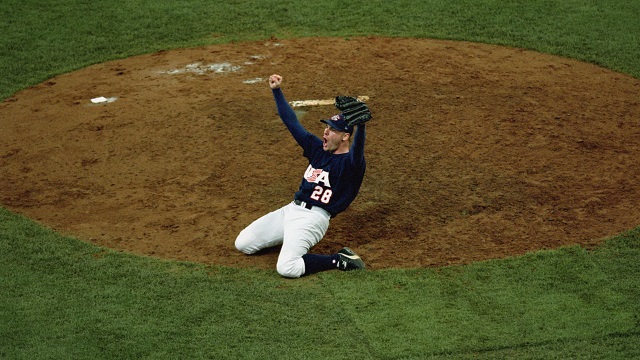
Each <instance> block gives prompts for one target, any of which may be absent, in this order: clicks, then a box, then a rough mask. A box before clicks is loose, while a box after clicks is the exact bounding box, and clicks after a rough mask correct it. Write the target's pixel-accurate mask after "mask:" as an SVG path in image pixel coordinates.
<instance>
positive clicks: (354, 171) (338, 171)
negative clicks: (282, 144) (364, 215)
mask: <svg viewBox="0 0 640 360" xmlns="http://www.w3.org/2000/svg"><path fill="white" fill-rule="evenodd" d="M273 96H274V98H275V100H276V107H277V108H278V114H279V115H280V118H281V119H282V122H284V124H285V125H286V127H287V129H289V132H291V135H293V138H294V139H295V140H296V142H297V143H298V145H300V146H301V147H302V149H303V151H304V152H303V154H304V156H305V157H306V158H307V159H308V160H309V166H308V167H307V169H306V170H305V172H304V174H303V176H302V182H301V183H300V188H299V189H298V191H297V192H296V194H295V196H294V198H295V199H297V200H300V201H304V202H307V203H309V204H311V205H313V206H318V207H321V208H323V209H325V210H326V211H327V212H328V213H329V214H331V216H332V217H334V216H336V215H338V214H339V213H340V212H342V211H344V210H345V209H346V208H347V207H349V204H351V202H352V201H353V200H354V199H355V198H356V195H358V191H360V185H362V179H363V178H364V172H365V168H366V163H365V160H364V141H365V137H366V132H365V125H364V124H361V125H359V126H358V128H357V130H356V132H355V135H354V138H353V142H352V144H351V148H350V150H349V152H348V153H345V154H333V153H331V152H328V151H325V150H324V149H323V148H322V139H320V138H318V137H317V136H315V135H313V134H311V133H310V132H308V131H307V130H306V129H305V128H304V127H303V126H302V124H300V121H299V120H298V117H297V116H296V114H295V112H294V111H293V109H292V108H291V106H289V103H287V101H286V99H285V97H284V94H283V93H282V91H281V90H280V89H273Z"/></svg>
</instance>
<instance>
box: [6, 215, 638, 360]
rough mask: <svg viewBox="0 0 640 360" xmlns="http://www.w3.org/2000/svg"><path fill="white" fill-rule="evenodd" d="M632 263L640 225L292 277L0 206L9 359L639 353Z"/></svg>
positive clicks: (635, 276) (635, 279) (613, 355)
mask: <svg viewBox="0 0 640 360" xmlns="http://www.w3.org/2000/svg"><path fill="white" fill-rule="evenodd" d="M638 259H640V227H639V228H636V229H634V230H631V231H629V232H627V233H624V234H621V235H619V236H616V237H614V238H612V239H610V240H608V241H606V242H605V243H604V244H603V245H602V246H599V247H598V248H596V249H594V250H586V249H584V248H581V247H579V246H572V247H566V248H561V249H557V250H547V251H539V252H535V253H530V254H527V255H524V256H521V257H514V258H509V259H501V260H491V261H485V262H479V263H474V264H471V265H465V266H452V267H444V268H420V269H391V270H378V271H361V272H347V273H344V272H339V271H335V272H327V273H322V274H319V275H316V276H310V277H308V278H303V279H299V280H288V279H284V278H281V277H279V276H278V275H277V273H276V272H275V271H268V270H251V269H234V268H227V267H219V266H206V265H202V264H195V263H189V262H178V261H165V260H159V259H154V258H150V257H143V256H135V255H131V254H127V253H122V252H116V251H113V250H110V249H105V248H100V247H97V246H95V245H92V244H87V243H84V242H82V241H79V240H77V239H74V238H71V237H66V236H62V235H59V234H57V233H56V232H54V231H52V230H50V229H48V228H46V227H43V226H41V225H39V224H37V223H35V222H33V221H31V220H29V219H27V218H25V217H23V216H21V215H16V214H13V213H11V212H10V211H8V210H6V209H0V264H1V265H0V288H2V289H3V291H2V292H1V293H0V339H2V340H1V341H0V357H2V358H25V359H26V358H29V359H37V358H63V357H64V358H67V357H68V358H86V357H99V358H142V357H144V358H147V357H151V358H158V357H165V356H169V357H178V358H179V357H189V358H193V357H199V358H201V357H203V358H229V359H231V358H282V359H286V358H292V359H293V358H299V357H298V356H300V354H304V358H326V357H328V356H327V354H329V353H331V354H333V355H332V356H331V358H338V359H341V358H345V359H346V358H351V357H352V353H351V354H349V353H339V352H336V351H337V350H338V349H340V348H348V349H351V350H350V351H352V352H357V353H358V354H360V355H361V356H360V357H362V358H385V359H406V358H424V357H433V358H439V357H440V358H447V357H455V358H495V357H501V358H505V357H506V358H519V359H522V358H532V359H533V358H540V357H543V358H549V357H552V356H551V355H553V357H566V356H568V355H570V356H572V357H573V358H580V357H582V358H589V357H590V356H595V357H607V358H618V357H619V358H633V357H635V356H640V351H639V350H638V348H637V346H636V344H637V342H638V340H639V339H640V319H639V317H638V316H639V314H640V305H638V302H637V299H638V295H639V292H638V289H640V276H638V275H640V262H639V261H638ZM249 343H250V344H251V346H248V345H247V344H249ZM310 344H313V346H310ZM276 354H277V356H276ZM97 355H99V356H97Z"/></svg>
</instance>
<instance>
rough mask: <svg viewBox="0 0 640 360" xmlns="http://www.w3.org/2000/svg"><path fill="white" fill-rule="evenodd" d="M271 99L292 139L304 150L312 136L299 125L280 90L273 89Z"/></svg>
mask: <svg viewBox="0 0 640 360" xmlns="http://www.w3.org/2000/svg"><path fill="white" fill-rule="evenodd" d="M273 97H274V99H275V101H276V108H277V109H278V115H280V118H281V119H282V122H283V123H284V125H285V126H286V127H287V129H288V130H289V132H290V133H291V135H292V136H293V138H294V139H295V140H296V142H297V143H298V145H300V146H301V147H302V148H303V149H304V148H306V146H307V144H308V142H309V141H310V140H309V138H310V137H313V136H314V135H313V134H311V133H310V132H308V131H307V129H305V128H304V126H302V124H300V121H299V120H298V117H297V116H296V113H295V112H294V111H293V109H292V108H291V106H290V105H289V103H288V102H287V100H286V99H285V97H284V94H283V93H282V90H281V89H280V88H278V89H273Z"/></svg>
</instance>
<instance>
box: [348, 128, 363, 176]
mask: <svg viewBox="0 0 640 360" xmlns="http://www.w3.org/2000/svg"><path fill="white" fill-rule="evenodd" d="M365 129H366V127H365V124H360V125H358V127H357V129H356V133H355V136H354V137H353V143H352V144H351V150H350V151H349V154H350V155H351V164H352V165H353V166H358V165H361V164H363V163H364V142H365V139H366V137H367V134H366V130H365Z"/></svg>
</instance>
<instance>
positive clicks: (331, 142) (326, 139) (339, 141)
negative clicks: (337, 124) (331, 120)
mask: <svg viewBox="0 0 640 360" xmlns="http://www.w3.org/2000/svg"><path fill="white" fill-rule="evenodd" d="M322 140H323V143H322V149H323V150H324V151H329V152H335V151H336V150H340V152H342V151H343V150H344V149H345V145H344V144H345V143H347V149H348V140H349V134H347V133H345V132H342V131H338V130H336V129H334V128H332V127H331V126H329V125H326V126H325V128H324V133H323V134H322Z"/></svg>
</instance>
